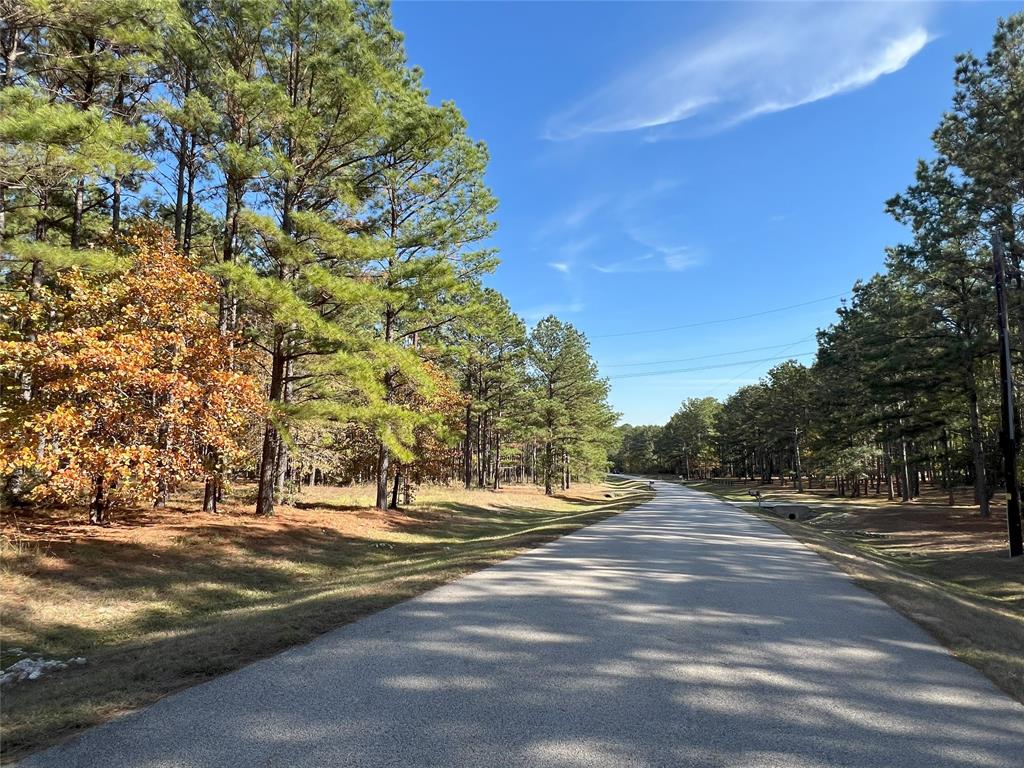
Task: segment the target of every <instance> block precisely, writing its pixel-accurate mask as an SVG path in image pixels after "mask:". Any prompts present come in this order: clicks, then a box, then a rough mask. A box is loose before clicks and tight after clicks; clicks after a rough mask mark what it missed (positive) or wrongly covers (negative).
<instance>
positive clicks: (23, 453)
mask: <svg viewBox="0 0 1024 768" xmlns="http://www.w3.org/2000/svg"><path fill="white" fill-rule="evenodd" d="M115 256H116V258H115V262H114V269H113V271H112V272H111V271H107V270H95V269H93V270H87V269H83V268H81V267H70V268H68V269H64V270H61V271H60V272H58V273H57V274H56V275H55V276H54V278H53V280H52V281H51V282H50V283H49V284H48V285H46V286H43V287H41V288H40V289H39V290H37V291H35V292H34V295H33V296H32V297H31V298H29V297H28V296H27V295H24V294H23V295H21V296H17V295H13V296H11V295H9V297H8V298H7V299H6V303H7V306H5V307H4V308H3V309H4V311H5V312H8V313H9V314H10V316H15V317H22V318H28V319H29V320H30V322H31V325H32V326H33V327H34V328H40V329H45V328H52V330H42V331H40V332H38V333H34V334H32V335H31V336H30V337H27V338H18V337H17V336H14V337H13V338H6V339H3V340H0V376H2V377H3V384H4V387H5V389H6V390H7V392H6V393H5V395H6V394H14V391H15V389H16V388H22V387H24V384H23V383H24V382H26V381H27V382H30V391H26V392H25V393H23V396H21V397H7V396H5V397H4V398H3V403H4V406H3V410H2V411H0V475H2V476H6V477H7V478H9V480H8V482H10V478H16V479H17V482H20V483H22V484H24V485H25V486H26V487H27V495H28V496H29V497H30V498H35V499H52V500H58V501H62V502H68V503H86V502H87V503H88V504H89V516H90V520H91V521H93V522H102V521H103V520H104V519H105V517H106V511H107V509H108V507H109V506H110V504H112V503H115V502H125V501H129V500H131V501H138V500H140V499H147V500H150V501H159V500H160V498H161V497H162V496H163V495H164V494H165V493H166V490H167V489H168V488H170V487H171V486H172V485H173V484H175V483H180V482H181V481H183V480H188V479H198V478H201V477H203V476H205V475H208V474H209V473H211V472H214V471H216V468H215V467H213V466H211V465H210V461H209V459H210V457H211V456H217V457H220V461H225V460H227V461H231V460H238V459H241V458H242V457H243V455H244V454H245V453H246V451H248V452H249V453H250V454H251V447H249V446H247V445H246V440H247V438H248V437H249V435H250V433H251V429H252V426H253V424H254V421H255V420H256V418H257V417H258V416H259V415H260V414H261V413H262V411H263V408H264V405H263V400H264V395H263V392H262V391H261V388H260V387H259V385H258V383H257V381H256V380H255V379H254V377H253V376H252V375H250V373H249V372H248V367H249V366H248V361H247V360H246V359H245V358H244V357H243V356H242V354H241V353H239V352H238V351H237V345H235V344H234V343H233V339H232V337H231V336H230V335H224V334H222V333H220V331H219V330H218V328H217V322H216V316H215V315H214V314H213V313H212V312H211V311H210V307H211V306H214V305H215V303H216V301H217V285H216V283H215V282H214V281H213V280H212V279H211V278H210V277H209V276H207V275H206V274H204V273H203V272H202V271H200V270H199V269H198V267H197V266H196V265H195V264H194V263H192V262H191V261H190V260H189V259H188V258H186V257H185V256H183V255H182V254H181V253H180V252H179V251H177V250H176V249H175V247H174V242H173V239H172V238H171V236H170V234H169V233H167V232H166V231H163V230H158V229H153V228H146V229H141V230H138V231H136V232H135V233H133V234H131V235H129V236H128V237H127V238H126V239H125V240H124V241H123V242H122V243H120V244H119V246H118V248H117V250H116V251H115Z"/></svg>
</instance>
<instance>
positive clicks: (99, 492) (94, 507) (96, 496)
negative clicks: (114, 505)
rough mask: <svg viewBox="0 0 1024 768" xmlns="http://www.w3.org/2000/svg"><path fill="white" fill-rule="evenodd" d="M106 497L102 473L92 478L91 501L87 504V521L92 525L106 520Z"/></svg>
mask: <svg viewBox="0 0 1024 768" xmlns="http://www.w3.org/2000/svg"><path fill="white" fill-rule="evenodd" d="M107 506H108V501H107V497H106V495H105V494H104V488H103V475H96V477H95V479H94V480H93V494H92V502H91V503H90V504H89V522H90V523H92V524H93V525H98V524H100V523H104V522H106V520H107Z"/></svg>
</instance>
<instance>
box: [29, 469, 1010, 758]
mask: <svg viewBox="0 0 1024 768" xmlns="http://www.w3.org/2000/svg"><path fill="white" fill-rule="evenodd" d="M23 765H24V766H83V768H84V767H85V766H89V767H90V768H92V767H94V766H103V768H118V767H119V766H132V767H133V768H156V767H157V766H159V767H160V768H170V767H172V766H173V767H175V768H177V767H179V766H216V767H217V768H227V767H228V766H245V767H246V768H256V767H257V766H267V767H270V766H281V767H282V768H297V767H299V766H346V767H352V768H363V767H365V768H370V767H372V768H383V767H384V766H389V767H393V766H410V767H412V768H425V767H426V766H457V767H459V768H462V767H472V766H484V767H486V768H499V767H501V766H539V767H541V768H545V767H547V766H588V767H589V766H594V767H598V768H605V767H606V766H630V767H634V766H635V767H636V768H651V767H653V766H666V767H668V766H672V767H673V768H675V767H677V766H738V767H741V768H752V767H754V766H764V767H766V768H767V767H768V766H773V767H778V768H809V767H810V766H864V767H865V768H867V767H869V766H870V768H902V767H904V766H920V768H942V767H943V766H972V767H976V766H1013V767H1014V768H1020V766H1022V765H1024V707H1022V706H1021V705H1019V704H1017V703H1015V702H1013V701H1012V700H1011V699H1010V698H1008V697H1007V696H1005V695H1004V694H1002V693H1001V692H999V691H998V690H997V689H996V688H995V687H993V686H992V685H991V684H990V683H989V682H988V681H987V680H986V679H985V678H983V677H982V676H981V675H980V674H978V673H977V672H975V671H974V670H973V669H971V668H969V667H967V666H966V665H964V664H961V663H960V662H958V661H956V660H955V659H953V658H952V657H951V656H950V655H949V654H948V653H947V652H946V651H945V650H943V649H942V648H941V647H939V646H938V645H936V643H935V642H934V641H933V640H931V638H929V636H928V635H926V634H925V633H924V632H923V631H922V630H920V629H919V628H918V627H916V626H915V625H914V624H912V623H911V622H909V621H907V620H906V619H904V618H902V617H901V616H899V615H898V614H897V613H895V612H894V611H893V610H891V609H890V608H888V607H887V606H885V605H884V604H883V603H881V602H880V601H879V600H878V599H876V598H875V597H874V596H872V595H871V594H869V593H868V592H865V591H863V590H862V589H860V588H858V587H856V586H854V585H853V584H852V583H851V582H850V580H849V579H848V578H847V577H846V576H844V575H843V574H841V573H840V572H838V571H837V570H836V569H835V568H833V567H832V566H831V565H829V564H828V563H826V562H825V561H823V560H821V559H820V558H819V557H817V556H816V555H814V554H813V553H811V552H810V551H808V550H807V549H805V548H804V547H803V546H802V545H800V544H798V543H797V542H795V541H793V540H792V539H790V538H789V537H787V536H786V535H784V534H783V533H781V532H779V531H778V530H776V529H775V528H773V527H772V526H770V525H768V524H766V523H764V522H762V521H760V520H758V519H756V518H754V517H751V516H749V515H747V514H746V513H744V512H742V511H740V510H738V509H736V508H735V507H732V506H729V505H727V504H724V503H722V502H719V501H717V500H715V499H713V498H712V497H709V496H707V495H705V494H701V493H698V492H696V491H691V490H688V489H685V488H681V487H679V486H674V485H668V484H658V496H657V498H656V499H655V500H654V501H651V502H649V503H647V504H644V505H642V506H640V507H637V508H635V509H633V510H630V511H628V512H625V513H623V514H621V515H618V516H617V517H613V518H610V519H608V520H605V521H604V522H601V523H598V524H596V525H593V526H591V527H589V528H586V529H584V530H581V531H579V532H577V533H575V534H572V535H570V536H566V537H564V538H562V539H560V540H558V541H556V542H553V543H551V544H549V545H547V546H544V547H541V548H539V549H536V550H533V551H531V552H530V553H528V554H526V555H523V556H521V557H517V558H515V559H513V560H509V561H507V562H505V563H503V564H501V565H498V566H496V567H494V568H490V569H488V570H486V571H481V572H479V573H476V574H474V575H472V576H469V577H467V578H464V579H461V580H460V581H457V582H454V583H452V584H449V585H447V586H445V587H442V588H440V589H436V590H434V591H432V592H429V593H426V594H424V595H422V596H421V597H419V598H416V599H414V600H410V601H408V602H406V603H403V604H401V605H398V606H396V607H393V608H390V609H388V610H386V611H382V612H381V613H378V614H376V615H374V616H371V617H369V618H367V619H365V620H363V621H360V622H358V623H356V624H353V625H350V626H348V627H345V628H342V629H339V630H337V631H334V632H331V633H330V634H327V635H325V636H323V637H321V638H320V639H318V640H317V641H315V642H313V643H310V644H309V645H306V646H302V647H299V648H295V649H292V650H290V651H287V652H285V653H282V654H280V655H278V656H275V657H273V658H271V659H268V660H266V661H262V662H259V663H256V664H253V665H251V666H249V667H246V668H245V669H242V670H240V671H238V672H235V673H232V674H229V675H225V676H224V677H221V678H218V679H216V680H214V681H212V682H210V683H207V684H204V685H201V686H198V687H196V688H192V689H190V690H187V691H184V692H182V693H180V694H177V695H175V696H171V697H168V698H167V699H164V700H163V701H161V702H159V703H158V704H156V705H154V706H152V707H149V708H148V709H146V710H143V711H142V712H139V713H137V714H135V715H132V716H129V717H126V718H124V719H122V720H120V721H117V722H114V723H111V724H109V725H106V726H102V727H100V728H96V729H93V730H92V731H89V732H87V733H86V734H84V735H83V736H82V737H80V738H79V739H77V740H76V741H73V742H70V743H68V744H66V745H64V746H62V747H58V748H55V749H51V750H49V751H46V752H42V753H40V754H38V755H35V756H34V757H32V758H30V759H28V760H26V761H24V762H23Z"/></svg>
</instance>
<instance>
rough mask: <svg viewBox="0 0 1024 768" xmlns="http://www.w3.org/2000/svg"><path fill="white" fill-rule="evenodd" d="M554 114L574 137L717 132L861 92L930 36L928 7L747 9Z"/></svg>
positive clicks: (561, 133)
mask: <svg viewBox="0 0 1024 768" xmlns="http://www.w3.org/2000/svg"><path fill="white" fill-rule="evenodd" d="M741 12H742V17H741V18H733V19H732V20H731V23H729V24H728V25H727V26H723V28H721V29H719V30H717V31H712V32H704V33H702V34H701V35H699V36H697V37H693V38H690V39H685V40H681V41H679V43H678V44H676V45H675V46H674V47H673V49H672V50H669V51H665V52H663V53H662V54H660V55H658V56H655V57H653V58H651V59H649V60H648V61H647V62H645V63H644V64H643V65H642V66H639V67H637V68H636V69H635V70H633V71H632V72H630V73H628V74H627V75H625V76H623V77H621V78H619V79H617V80H615V81H613V82H611V83H609V84H608V85H607V86H605V87H603V88H601V89H599V90H597V91H596V92H595V93H593V94H591V95H590V96H587V97H586V98H584V99H582V100H580V101H578V102H577V103H575V104H573V105H572V106H570V107H569V108H568V109H566V110H565V111H564V112H562V113H561V114H558V115H556V116H554V117H553V118H551V120H550V121H549V123H548V126H547V131H546V136H547V138H550V139H555V140H564V139H573V138H578V137H581V136H585V135H588V134H595V133H615V132H622V131H635V130H639V129H643V128H652V127H655V126H662V125H667V124H671V123H678V122H681V121H688V122H691V123H692V124H694V125H700V126H702V127H704V128H710V129H716V128H724V127H727V126H730V125H735V124H737V123H741V122H743V121H745V120H749V119H751V118H753V117H756V116H758V115H764V114H768V113H771V112H780V111H782V110H786V109H791V108H793V107H797V106H800V105H802V104H808V103H811V102H814V101H818V100H820V99H825V98H828V97H830V96H835V95H837V94H840V93H844V92H847V91H852V90H855V89H857V88H862V87H864V86H866V85H869V84H870V83H872V82H874V81H875V80H877V79H878V78H880V77H882V76H884V75H887V74H891V73H893V72H897V71H899V70H900V69H902V68H903V67H905V66H906V65H907V63H908V62H909V61H910V60H911V59H912V58H913V57H914V55H916V54H917V53H918V52H919V51H920V50H921V49H922V48H924V46H925V45H926V44H927V43H928V41H929V40H930V39H931V38H930V35H929V32H928V30H927V27H926V22H927V19H928V16H929V14H930V8H929V6H928V5H926V4H924V3H898V4H883V3H856V4H845V3H843V4H839V3H820V4H815V5H788V4H786V5H783V4H777V3H765V4H762V5H759V6H756V7H753V8H751V7H750V6H742V11H741Z"/></svg>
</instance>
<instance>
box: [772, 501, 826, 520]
mask: <svg viewBox="0 0 1024 768" xmlns="http://www.w3.org/2000/svg"><path fill="white" fill-rule="evenodd" d="M772 511H773V512H774V513H775V514H776V515H778V516H779V517H784V518H786V519H788V520H808V519H810V518H812V517H815V516H816V515H817V513H816V512H815V511H814V510H812V509H811V508H810V507H805V506H804V505H803V504H776V505H775V506H774V508H773V509H772Z"/></svg>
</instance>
